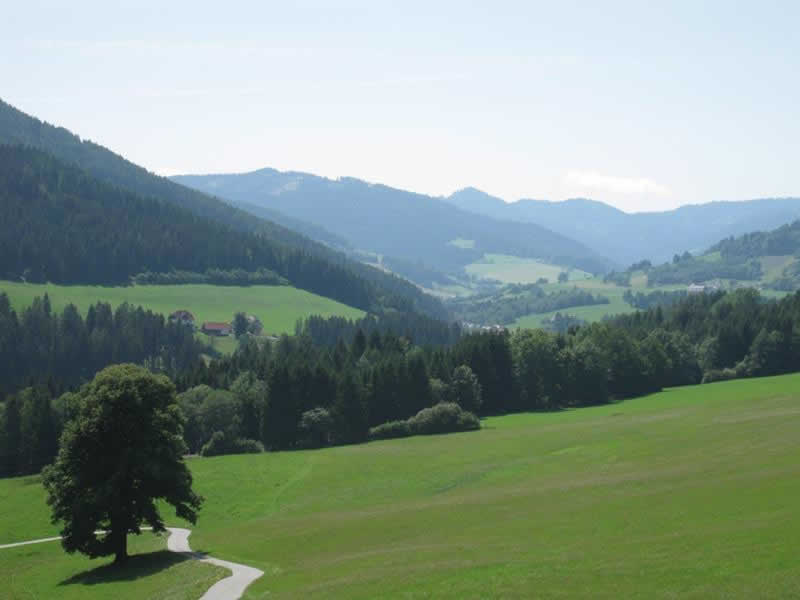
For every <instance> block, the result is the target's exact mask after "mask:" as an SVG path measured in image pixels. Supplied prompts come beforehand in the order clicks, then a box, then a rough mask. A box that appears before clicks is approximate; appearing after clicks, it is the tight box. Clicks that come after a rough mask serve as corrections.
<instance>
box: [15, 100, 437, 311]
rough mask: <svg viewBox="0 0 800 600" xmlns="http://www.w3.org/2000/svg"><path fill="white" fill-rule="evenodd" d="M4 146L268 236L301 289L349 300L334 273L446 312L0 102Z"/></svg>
mask: <svg viewBox="0 0 800 600" xmlns="http://www.w3.org/2000/svg"><path fill="white" fill-rule="evenodd" d="M2 144H7V145H24V146H30V147H33V148H36V149H38V150H41V151H44V152H46V153H48V154H51V155H52V156H54V157H55V158H56V159H58V160H59V161H61V162H63V163H64V164H65V165H74V166H76V167H78V168H80V169H83V170H85V171H86V172H87V173H88V174H89V175H91V176H92V177H94V178H96V179H98V180H99V181H101V182H104V183H106V184H110V185H112V186H115V187H118V188H122V189H123V190H127V191H128V192H133V193H134V194H136V195H138V196H140V197H151V198H155V199H157V200H160V201H164V202H166V203H168V204H172V205H177V206H179V207H181V208H183V209H186V210H188V211H190V212H191V213H192V214H193V215H196V216H198V217H204V218H207V219H210V220H213V221H215V222H217V223H219V224H221V225H224V226H227V227H228V228H230V229H231V230H235V231H238V232H243V233H246V234H250V235H253V236H261V237H263V240H262V241H261V242H258V244H260V245H262V246H263V245H272V246H273V250H272V251H273V253H274V254H276V255H283V256H284V257H285V259H286V260H287V261H288V262H287V263H286V264H287V268H289V266H290V267H291V273H289V272H288V271H285V272H284V273H281V275H283V276H285V277H286V278H287V279H288V280H289V281H290V282H291V283H292V284H293V285H296V286H297V287H300V288H302V289H307V290H309V291H313V292H315V293H319V294H321V295H323V296H328V297H331V298H334V299H336V300H340V301H342V302H344V303H348V300H346V299H344V298H343V297H337V296H332V295H330V293H326V292H325V291H323V290H322V288H323V287H324V281H323V280H324V278H320V277H318V275H319V273H322V272H326V273H328V275H329V277H332V278H334V279H340V280H341V283H342V288H347V287H350V288H351V289H352V290H353V292H354V293H357V294H361V295H363V296H364V297H369V298H371V300H370V304H371V308H372V309H379V308H381V307H390V308H396V309H398V310H403V311H408V310H416V311H421V312H425V313H426V314H429V315H433V316H437V317H444V316H446V314H447V313H446V310H445V309H444V307H443V306H442V305H441V303H440V302H439V301H438V300H437V299H435V298H433V297H431V296H429V295H427V294H424V293H423V292H422V291H421V290H419V288H417V286H415V285H413V284H412V283H410V282H408V281H405V280H403V279H401V278H399V277H396V276H393V275H391V274H388V273H385V272H384V271H381V270H380V269H375V268H372V267H369V266H367V265H364V264H362V263H360V262H358V261H355V260H350V259H348V258H347V257H345V256H344V254H342V253H340V252H337V251H334V250H332V249H331V248H329V247H328V246H326V245H324V244H321V243H319V242H316V241H313V240H311V239H309V238H307V237H305V236H303V235H300V234H299V233H296V232H294V231H291V230H289V229H287V228H285V227H282V226H280V225H276V224H275V223H272V222H270V221H268V220H264V219H262V218H259V217H257V216H254V215H253V214H251V213H248V212H246V211H244V210H241V209H238V208H235V207H233V206H231V205H229V204H227V203H225V202H223V201H221V200H219V199H217V198H214V197H212V196H209V195H206V194H203V193H201V192H198V191H196V190H192V189H189V188H187V187H184V186H182V185H179V184H177V183H174V182H172V181H170V180H169V179H167V178H164V177H159V176H157V175H154V174H153V173H150V172H149V171H147V170H146V169H144V168H142V167H139V166H137V165H135V164H133V163H131V162H129V161H127V160H126V159H124V158H123V157H121V156H119V155H117V154H115V153H113V152H111V151H110V150H108V149H106V148H104V147H103V146H100V145H98V144H95V143H93V142H90V141H82V140H81V139H80V138H79V137H78V136H76V135H74V134H72V133H71V132H69V131H68V130H66V129H64V128H62V127H55V126H53V125H50V124H48V123H45V122H42V121H40V120H38V119H36V118H34V117H31V116H29V115H27V114H25V113H23V112H21V111H19V110H17V109H16V108H14V107H12V106H11V105H9V104H6V103H4V102H2V100H0V145H2ZM248 239H250V238H248ZM332 239H333V238H331V240H329V241H332ZM251 241H252V239H251ZM253 243H256V242H253ZM334 243H335V242H334ZM263 266H266V265H263ZM266 267H267V268H272V267H269V266H266ZM337 287H338V284H337ZM359 308H363V307H361V306H359ZM368 310H369V309H368Z"/></svg>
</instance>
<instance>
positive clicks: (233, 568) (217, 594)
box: [0, 527, 264, 600]
mask: <svg viewBox="0 0 800 600" xmlns="http://www.w3.org/2000/svg"><path fill="white" fill-rule="evenodd" d="M167 531H169V533H170V536H169V538H167V548H168V549H169V550H171V551H172V552H177V553H178V554H183V555H185V556H187V557H189V558H192V559H194V560H199V561H200V562H204V563H208V564H211V565H216V566H218V567H222V568H224V569H228V570H229V571H230V572H231V575H230V577H226V578H225V579H220V580H219V581H218V582H217V583H215V584H214V585H212V586H211V587H210V588H208V591H207V592H206V593H205V594H203V596H202V597H201V598H200V600H238V599H239V598H241V597H242V594H244V591H245V590H246V589H247V586H249V585H250V584H251V583H253V582H254V581H255V580H256V579H258V578H259V577H261V576H262V575H263V574H264V571H261V570H259V569H255V568H253V567H248V566H247V565H240V564H238V563H233V562H228V561H227V560H219V559H217V558H210V557H208V556H206V555H205V554H200V553H198V552H192V549H191V548H190V547H189V535H191V533H192V532H191V531H190V530H189V529H183V528H181V527H167ZM60 539H61V538H60V537H50V538H42V539H39V540H28V541H27V542H17V543H15V544H3V545H0V550H3V549H5V548H17V547H19V546H27V545H29V544H41V543H44V542H55V541H57V540H60Z"/></svg>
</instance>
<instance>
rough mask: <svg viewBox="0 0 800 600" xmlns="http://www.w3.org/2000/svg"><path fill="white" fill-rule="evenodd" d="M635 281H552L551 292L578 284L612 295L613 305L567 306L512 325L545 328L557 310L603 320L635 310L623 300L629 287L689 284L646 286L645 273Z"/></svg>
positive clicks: (642, 288) (649, 290)
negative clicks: (622, 282)
mask: <svg viewBox="0 0 800 600" xmlns="http://www.w3.org/2000/svg"><path fill="white" fill-rule="evenodd" d="M634 282H635V285H631V286H630V287H621V286H618V285H615V284H613V283H606V282H604V281H603V278H602V277H592V278H590V279H583V280H575V281H570V282H569V283H563V284H558V283H551V284H548V285H546V286H544V289H545V291H547V292H557V291H560V290H565V289H569V288H572V287H577V288H580V289H582V290H586V291H588V292H591V293H592V294H596V295H599V296H605V297H606V298H608V300H609V304H596V305H592V306H573V307H571V308H563V309H561V310H557V311H552V312H548V313H541V314H532V315H526V316H524V317H520V318H519V319H517V320H516V321H514V323H512V324H511V327H512V328H517V327H521V328H522V329H535V328H537V327H542V326H543V324H544V322H545V321H546V320H548V319H552V318H553V316H554V315H555V314H556V313H557V312H560V313H561V314H562V315H572V316H574V317H577V318H579V319H583V320H584V321H587V322H589V323H594V322H596V321H602V320H603V319H604V318H605V317H613V316H616V315H622V314H627V313H630V312H633V311H634V310H635V309H634V308H633V307H632V306H631V305H630V304H628V303H627V302H625V300H623V295H624V294H625V292H626V291H627V290H630V291H631V293H633V294H636V293H638V292H641V293H643V294H649V293H652V292H655V291H674V290H684V289H686V286H684V285H668V286H656V287H652V288H649V287H647V286H646V277H642V276H634V277H632V278H631V283H632V284H633V283H634Z"/></svg>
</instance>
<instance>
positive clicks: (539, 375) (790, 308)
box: [0, 290, 800, 474]
mask: <svg viewBox="0 0 800 600" xmlns="http://www.w3.org/2000/svg"><path fill="white" fill-rule="evenodd" d="M40 310H42V309H40ZM128 310H130V309H128ZM129 331H130V330H123V331H122V332H121V333H120V335H122V336H123V337H124V336H125V335H127V334H128V333H127V332H129ZM150 364H151V366H152V365H153V363H152V362H151V363H150ZM797 370H800V293H798V294H795V295H792V296H788V297H786V298H784V299H782V300H780V301H774V300H765V299H763V298H761V297H760V296H759V295H758V293H757V292H755V291H754V290H739V291H736V292H730V293H722V292H721V293H715V294H700V295H696V296H690V297H687V298H684V299H683V300H681V301H679V302H677V303H676V304H674V305H672V306H669V307H663V306H658V307H655V308H651V309H648V310H645V311H640V312H637V313H633V314H631V315H624V316H621V317H618V318H617V319H614V320H611V321H606V322H602V323H594V324H591V325H587V326H583V327H573V328H570V329H569V330H568V331H567V332H566V333H552V332H547V331H544V330H518V331H515V332H513V333H510V334H509V333H505V332H498V333H478V334H471V335H461V336H460V337H458V338H457V339H456V340H454V341H452V342H450V343H443V344H437V345H433V344H428V345H419V344H417V343H414V341H413V340H411V339H409V338H408V337H405V336H404V335H400V334H397V333H394V332H392V331H388V330H387V331H380V329H379V328H375V329H373V330H371V331H370V332H369V333H368V334H367V333H365V331H364V330H362V329H360V328H357V329H356V330H355V333H354V335H352V337H348V336H347V335H341V336H339V337H338V338H337V339H336V341H335V342H334V343H316V342H315V340H314V339H313V338H312V336H311V335H309V334H308V330H306V331H304V330H303V329H302V328H300V329H299V330H298V335H295V336H291V337H290V336H282V337H281V338H279V340H278V341H277V342H276V343H274V344H273V343H260V342H259V341H257V340H256V339H249V340H245V341H244V342H243V343H242V344H241V345H240V348H239V349H238V350H237V351H236V352H235V353H234V354H233V355H231V356H226V357H221V358H219V359H216V360H212V361H209V362H204V361H193V362H191V363H190V364H189V365H188V366H184V367H183V368H180V369H177V370H175V371H174V372H173V374H172V377H173V379H174V381H175V384H176V386H177V389H178V390H179V391H180V395H179V404H180V407H181V410H182V412H183V415H184V418H185V426H184V436H185V440H186V443H187V446H188V447H189V449H190V451H192V452H196V453H202V454H206V455H211V454H220V453H231V452H258V451H262V450H264V449H266V450H285V449H294V448H308V447H321V446H327V445H335V444H346V443H358V442H362V441H366V440H368V439H375V438H381V437H398V436H401V435H412V434H417V433H426V432H434V431H446V430H465V429H469V428H474V423H475V421H474V420H472V419H471V417H470V416H469V415H470V414H474V415H478V416H485V415H495V414H504V413H510V412H519V411H536V410H559V409H563V408H569V407H580V406H588V405H595V404H604V403H607V402H611V401H614V400H616V399H621V398H628V397H633V396H639V395H643V394H648V393H651V392H655V391H658V390H660V389H662V388H664V387H671V386H679V385H687V384H694V383H700V382H701V381H707V382H708V381H715V380H717V379H727V378H733V377H748V376H760V375H772V374H778V373H785V372H790V371H797ZM45 372H46V371H45ZM70 404H71V402H70V395H69V394H66V395H60V396H59V395H58V393H57V391H53V390H49V389H48V388H47V387H46V386H41V385H40V386H34V387H30V388H26V389H25V390H23V391H21V392H19V393H18V394H16V395H15V396H13V397H10V398H8V399H7V400H6V402H5V408H4V410H3V416H2V421H0V447H2V448H4V450H3V455H4V457H5V458H4V461H5V462H4V465H5V467H3V468H4V471H3V473H4V474H14V473H23V472H35V470H36V469H37V468H38V467H40V466H41V463H42V460H44V459H42V458H37V457H46V456H48V455H49V456H51V457H52V452H53V451H54V448H55V445H56V444H55V440H56V439H57V438H56V433H54V432H57V431H58V430H59V426H60V425H59V424H60V423H62V422H63V421H64V419H66V418H68V416H69V411H70V408H69V407H70ZM436 407H438V408H436ZM433 409H435V410H433ZM25 432H27V433H25Z"/></svg>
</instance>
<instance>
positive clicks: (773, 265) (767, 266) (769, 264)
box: [760, 254, 797, 281]
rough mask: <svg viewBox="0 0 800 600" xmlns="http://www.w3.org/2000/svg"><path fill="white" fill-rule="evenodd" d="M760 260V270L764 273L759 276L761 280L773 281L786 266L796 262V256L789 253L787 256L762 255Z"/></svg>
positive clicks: (780, 274)
mask: <svg viewBox="0 0 800 600" xmlns="http://www.w3.org/2000/svg"><path fill="white" fill-rule="evenodd" d="M760 261H761V270H762V271H763V273H764V274H763V275H762V277H761V279H762V281H775V280H776V279H779V278H780V277H781V276H782V275H783V270H784V269H785V268H786V267H788V266H789V265H791V264H792V263H794V262H797V258H795V257H794V256H792V255H791V254H789V255H787V256H762V257H761V259H760Z"/></svg>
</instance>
